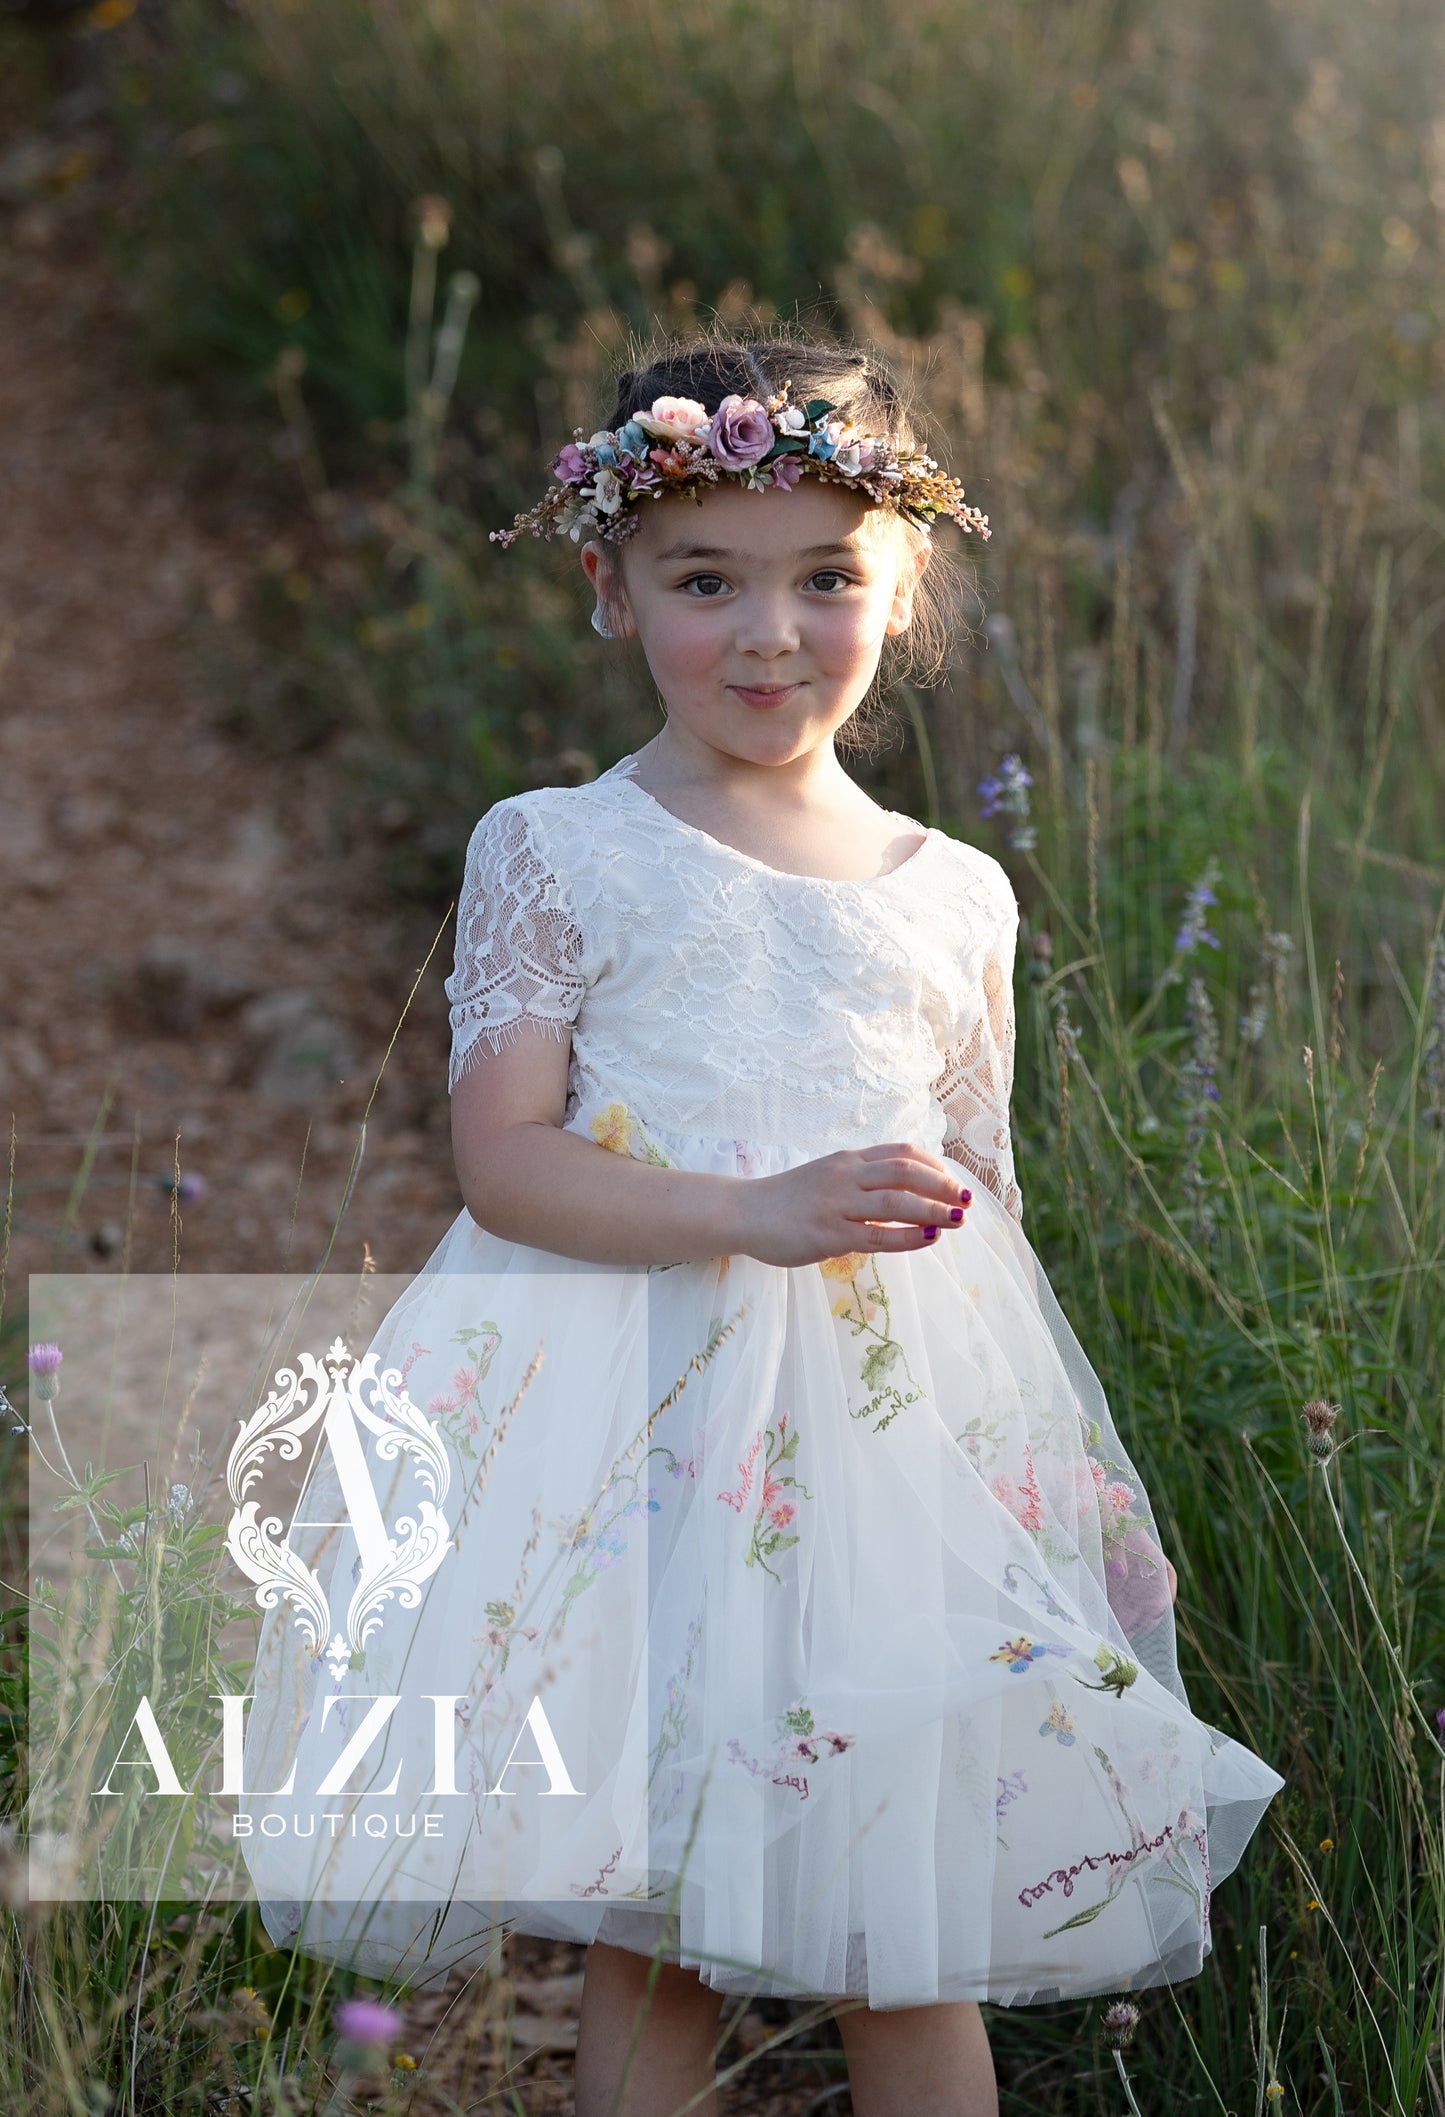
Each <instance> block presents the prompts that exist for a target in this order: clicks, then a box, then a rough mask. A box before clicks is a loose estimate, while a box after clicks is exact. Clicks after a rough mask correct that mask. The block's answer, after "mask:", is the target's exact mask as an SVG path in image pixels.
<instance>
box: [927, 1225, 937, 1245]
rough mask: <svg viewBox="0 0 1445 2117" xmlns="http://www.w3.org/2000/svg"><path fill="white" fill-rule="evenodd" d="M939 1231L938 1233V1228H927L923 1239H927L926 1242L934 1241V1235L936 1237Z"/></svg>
mask: <svg viewBox="0 0 1445 2117" xmlns="http://www.w3.org/2000/svg"><path fill="white" fill-rule="evenodd" d="M937 1233H938V1230H937V1228H925V1229H924V1230H923V1239H924V1241H925V1242H932V1241H933V1239H934V1237H935V1236H936V1235H937Z"/></svg>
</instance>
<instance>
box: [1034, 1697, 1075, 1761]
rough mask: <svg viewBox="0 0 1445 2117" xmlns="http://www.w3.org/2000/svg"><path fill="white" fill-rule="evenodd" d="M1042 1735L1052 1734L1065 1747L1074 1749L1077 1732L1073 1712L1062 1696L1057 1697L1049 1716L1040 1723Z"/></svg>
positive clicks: (1050, 1708)
mask: <svg viewBox="0 0 1445 2117" xmlns="http://www.w3.org/2000/svg"><path fill="white" fill-rule="evenodd" d="M1039 1733H1040V1734H1041V1735H1052V1736H1054V1737H1055V1739H1056V1740H1057V1741H1059V1742H1061V1743H1062V1744H1063V1746H1064V1748H1065V1749H1072V1748H1073V1745H1074V1738H1075V1734H1076V1723H1075V1720H1074V1716H1073V1714H1072V1713H1071V1712H1070V1711H1069V1709H1068V1707H1067V1706H1066V1705H1065V1704H1064V1702H1063V1700H1062V1699H1061V1698H1056V1699H1055V1700H1054V1702H1053V1704H1052V1705H1051V1706H1050V1707H1049V1710H1048V1715H1047V1717H1046V1718H1045V1719H1044V1720H1043V1721H1041V1722H1040V1724H1039Z"/></svg>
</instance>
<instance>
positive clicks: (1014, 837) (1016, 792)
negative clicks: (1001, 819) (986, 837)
mask: <svg viewBox="0 0 1445 2117" xmlns="http://www.w3.org/2000/svg"><path fill="white" fill-rule="evenodd" d="M1033 783H1034V781H1033V774H1032V773H1031V772H1028V771H1026V770H1025V768H1024V763H1023V759H1022V758H1021V757H1020V756H1019V755H1018V753H1017V752H1016V751H1010V753H1009V755H1008V756H1007V757H1005V759H1004V760H1003V763H1002V764H1001V765H1000V766H999V768H998V771H997V773H996V774H995V773H990V775H989V776H988V778H987V779H981V780H980V781H979V783H978V791H979V793H980V794H981V795H982V796H983V814H984V818H985V820H987V819H988V818H989V817H991V816H999V815H1004V816H1017V817H1018V818H1019V821H1018V822H1017V823H1016V824H1015V826H1014V828H1013V829H1012V830H1011V831H1010V832H1009V835H1008V842H1009V844H1010V845H1011V846H1012V847H1013V849H1014V851H1015V852H1019V853H1026V852H1031V851H1032V849H1033V848H1034V846H1036V845H1037V844H1038V842H1039V841H1038V832H1037V831H1036V830H1035V828H1034V826H1033V824H1032V822H1031V821H1030V810H1029V788H1030V787H1031V786H1032V785H1033Z"/></svg>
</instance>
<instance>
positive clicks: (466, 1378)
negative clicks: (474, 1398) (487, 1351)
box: [452, 1367, 477, 1397]
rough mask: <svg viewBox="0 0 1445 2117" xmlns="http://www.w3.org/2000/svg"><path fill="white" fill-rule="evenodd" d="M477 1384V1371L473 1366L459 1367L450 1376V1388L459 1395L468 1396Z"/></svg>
mask: <svg viewBox="0 0 1445 2117" xmlns="http://www.w3.org/2000/svg"><path fill="white" fill-rule="evenodd" d="M476 1386H477V1371H476V1369H475V1368H474V1367H459V1368H458V1369H457V1371H456V1373H455V1374H454V1375H453V1376H452V1388H453V1389H454V1390H455V1391H456V1393H457V1395H458V1396H459V1397H469V1396H470V1395H471V1393H472V1391H473V1390H474V1389H475V1388H476Z"/></svg>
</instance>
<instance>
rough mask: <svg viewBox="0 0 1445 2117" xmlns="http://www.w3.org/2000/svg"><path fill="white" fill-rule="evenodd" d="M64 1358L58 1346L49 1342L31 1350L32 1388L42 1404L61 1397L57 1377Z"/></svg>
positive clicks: (32, 1347) (35, 1346) (34, 1346)
mask: <svg viewBox="0 0 1445 2117" xmlns="http://www.w3.org/2000/svg"><path fill="white" fill-rule="evenodd" d="M64 1357H65V1355H64V1354H63V1353H62V1352H61V1350H60V1347H59V1346H58V1345H52V1344H49V1343H48V1342H47V1343H46V1344H44V1345H32V1346H31V1348H30V1373H31V1376H32V1381H31V1385H30V1386H31V1388H32V1389H33V1390H34V1392H35V1394H36V1396H37V1397H39V1398H40V1400H41V1402H42V1403H50V1402H51V1401H52V1400H53V1399H54V1398H56V1397H58V1396H59V1395H60V1384H59V1382H58V1381H57V1380H56V1376H57V1375H58V1373H59V1371H60V1363H61V1361H62V1360H63V1359H64Z"/></svg>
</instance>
